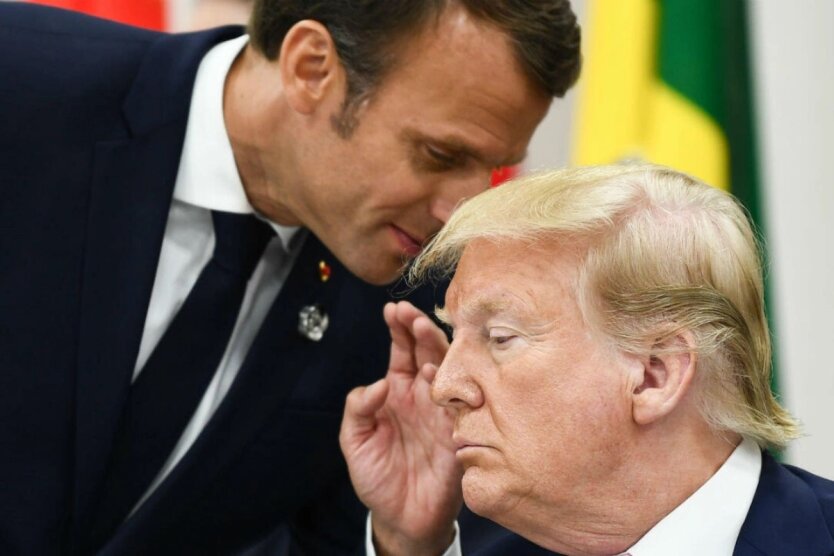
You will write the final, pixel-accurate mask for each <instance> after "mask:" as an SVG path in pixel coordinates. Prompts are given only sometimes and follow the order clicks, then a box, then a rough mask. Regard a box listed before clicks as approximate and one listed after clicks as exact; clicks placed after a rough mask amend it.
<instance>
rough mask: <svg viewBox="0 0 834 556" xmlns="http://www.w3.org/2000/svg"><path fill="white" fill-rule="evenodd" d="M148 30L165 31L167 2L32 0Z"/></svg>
mask: <svg viewBox="0 0 834 556" xmlns="http://www.w3.org/2000/svg"><path fill="white" fill-rule="evenodd" d="M32 3H33V4H43V5H45V6H55V7H58V8H64V9H67V10H74V11H76V12H84V13H86V14H90V15H95V16H98V17H104V18H106V19H112V20H114V21H120V22H122V23H128V24H131V25H137V26H139V27H145V28H147V29H157V30H161V29H165V28H166V22H165V0H32Z"/></svg>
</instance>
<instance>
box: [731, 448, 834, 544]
mask: <svg viewBox="0 0 834 556" xmlns="http://www.w3.org/2000/svg"><path fill="white" fill-rule="evenodd" d="M733 554H734V555H735V556H781V555H784V554H791V555H793V554H797V555H800V554H801V555H803V556H831V555H834V482H832V481H829V480H827V479H823V478H822V477H817V476H816V475H813V474H811V473H808V472H807V471H804V470H802V469H799V468H797V467H793V466H791V465H782V464H780V463H778V462H776V461H775V460H774V459H773V458H772V457H770V455H768V454H767V453H764V454H763V459H762V472H761V476H760V477H759V486H758V488H757V489H756V494H755V496H754V497H753V503H752V504H751V505H750V511H749V512H748V513H747V519H745V521H744V525H742V527H741V531H740V532H739V536H738V540H737V541H736V547H735V551H734V552H733Z"/></svg>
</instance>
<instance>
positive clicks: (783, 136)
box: [751, 0, 834, 478]
mask: <svg viewBox="0 0 834 556" xmlns="http://www.w3.org/2000/svg"><path fill="white" fill-rule="evenodd" d="M751 7H752V9H751V15H752V23H753V25H752V28H751V30H752V37H751V38H752V40H753V45H754V54H755V59H754V62H755V67H756V69H757V75H756V89H757V91H758V95H757V99H756V100H757V103H758V110H759V130H760V133H759V135H760V139H761V143H760V149H759V150H760V159H761V166H762V170H763V172H762V176H763V179H764V186H765V191H764V193H765V195H766V199H765V200H766V205H765V206H766V213H765V216H766V217H767V226H768V229H769V238H770V239H769V243H770V245H769V250H770V252H771V253H772V256H773V263H772V268H771V277H772V281H773V284H774V285H775V286H776V287H775V288H774V294H775V295H774V307H773V311H774V313H775V318H776V326H777V330H776V333H777V338H778V350H779V352H778V357H779V358H778V361H779V368H780V370H781V375H780V376H781V378H782V384H783V390H784V393H785V399H786V402H787V405H788V407H789V408H790V409H791V410H792V411H793V412H794V414H795V415H796V416H797V417H799V419H800V420H801V421H802V422H803V423H804V426H805V432H806V434H807V437H805V438H802V439H800V440H799V441H798V442H796V443H795V444H793V445H792V447H791V451H790V452H789V453H788V460H789V461H792V462H795V463H797V464H798V465H800V466H802V467H805V468H807V469H809V470H811V471H814V472H816V473H819V474H822V475H825V476H827V477H832V478H834V366H832V359H833V358H832V357H831V355H830V353H831V352H829V351H828V350H829V348H834V165H832V163H834V34H832V33H831V25H832V24H834V2H832V1H831V0H794V1H793V2H782V1H779V0H757V1H755V2H753V3H752V6H751Z"/></svg>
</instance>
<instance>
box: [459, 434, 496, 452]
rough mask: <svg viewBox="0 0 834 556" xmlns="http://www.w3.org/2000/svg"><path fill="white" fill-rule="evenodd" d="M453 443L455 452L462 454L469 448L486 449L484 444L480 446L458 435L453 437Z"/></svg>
mask: <svg viewBox="0 0 834 556" xmlns="http://www.w3.org/2000/svg"><path fill="white" fill-rule="evenodd" d="M452 443H453V444H454V445H455V451H456V452H458V453H460V451H461V450H465V449H467V448H486V447H487V446H485V445H484V444H480V443H478V442H475V441H473V440H469V439H466V438H462V437H460V436H457V435H452Z"/></svg>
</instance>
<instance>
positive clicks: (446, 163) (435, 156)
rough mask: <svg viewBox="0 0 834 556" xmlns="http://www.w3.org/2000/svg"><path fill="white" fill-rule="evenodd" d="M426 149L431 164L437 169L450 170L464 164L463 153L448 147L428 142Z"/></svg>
mask: <svg viewBox="0 0 834 556" xmlns="http://www.w3.org/2000/svg"><path fill="white" fill-rule="evenodd" d="M425 151H426V155H427V158H428V160H429V165H430V166H431V167H432V168H434V169H437V170H448V169H451V168H456V167H459V166H461V165H462V164H463V155H461V154H460V153H456V152H452V151H450V150H448V149H444V148H441V147H437V146H435V145H431V144H426V146H425Z"/></svg>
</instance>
